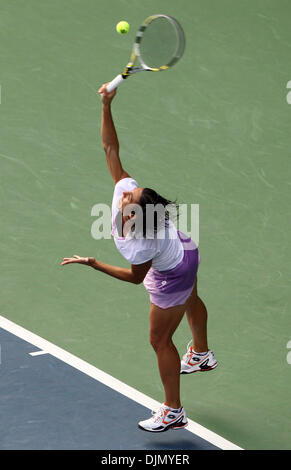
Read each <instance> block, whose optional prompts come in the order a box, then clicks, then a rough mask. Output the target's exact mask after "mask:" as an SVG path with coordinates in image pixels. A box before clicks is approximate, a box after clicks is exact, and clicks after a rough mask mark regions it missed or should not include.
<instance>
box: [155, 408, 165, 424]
mask: <svg viewBox="0 0 291 470" xmlns="http://www.w3.org/2000/svg"><path fill="white" fill-rule="evenodd" d="M164 412H165V410H164V408H162V407H161V408H160V409H159V410H158V411H153V410H152V415H153V420H154V422H155V423H156V422H157V421H159V419H161V418H163V416H164Z"/></svg>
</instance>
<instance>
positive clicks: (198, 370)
mask: <svg viewBox="0 0 291 470" xmlns="http://www.w3.org/2000/svg"><path fill="white" fill-rule="evenodd" d="M217 366H218V363H216V364H214V365H213V366H211V367H208V369H197V370H192V371H189V372H186V371H185V370H183V371H181V372H180V374H181V375H182V374H194V373H195V372H207V371H209V370H213V369H216V367H217Z"/></svg>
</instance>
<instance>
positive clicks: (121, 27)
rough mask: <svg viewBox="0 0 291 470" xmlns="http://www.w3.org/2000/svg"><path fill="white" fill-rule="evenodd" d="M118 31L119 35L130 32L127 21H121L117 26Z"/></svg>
mask: <svg viewBox="0 0 291 470" xmlns="http://www.w3.org/2000/svg"><path fill="white" fill-rule="evenodd" d="M116 31H117V32H118V33H119V34H126V33H128V31H129V24H128V22H127V21H119V23H117V25H116Z"/></svg>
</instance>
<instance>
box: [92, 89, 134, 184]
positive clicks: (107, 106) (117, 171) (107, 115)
mask: <svg viewBox="0 0 291 470" xmlns="http://www.w3.org/2000/svg"><path fill="white" fill-rule="evenodd" d="M106 85H107V84H105V85H102V87H101V88H100V89H99V90H98V92H99V93H100V95H101V99H102V123H101V138H102V145H103V148H104V151H105V155H106V161H107V165H108V169H109V171H110V174H111V176H112V179H113V181H114V184H116V183H117V182H118V181H119V180H121V179H122V178H126V177H128V176H129V174H128V173H127V172H126V171H124V170H123V168H122V165H121V161H120V158H119V142H118V137H117V134H116V130H115V126H114V122H113V118H112V113H111V102H112V100H113V98H114V96H115V95H116V90H113V91H112V92H111V93H108V92H107V91H106Z"/></svg>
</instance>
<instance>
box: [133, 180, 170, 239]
mask: <svg viewBox="0 0 291 470" xmlns="http://www.w3.org/2000/svg"><path fill="white" fill-rule="evenodd" d="M138 204H139V206H140V207H141V208H142V214H143V224H142V227H143V236H144V237H146V236H147V235H148V232H147V228H148V227H147V223H146V222H147V206H148V205H150V204H151V205H154V206H156V205H158V204H160V205H162V206H163V207H164V208H166V207H167V206H172V207H174V208H175V211H176V214H177V216H178V205H177V203H176V201H175V202H174V201H171V200H170V199H166V198H164V197H163V196H161V195H160V194H158V193H157V192H156V191H155V190H154V189H150V188H144V189H143V191H142V194H141V197H140V200H139V203H138ZM169 219H170V212H169V210H166V211H163V216H162V217H160V218H158V213H157V212H154V226H153V231H154V234H156V233H157V231H158V229H159V228H161V227H162V226H167V225H168V221H169ZM154 234H151V235H154Z"/></svg>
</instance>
